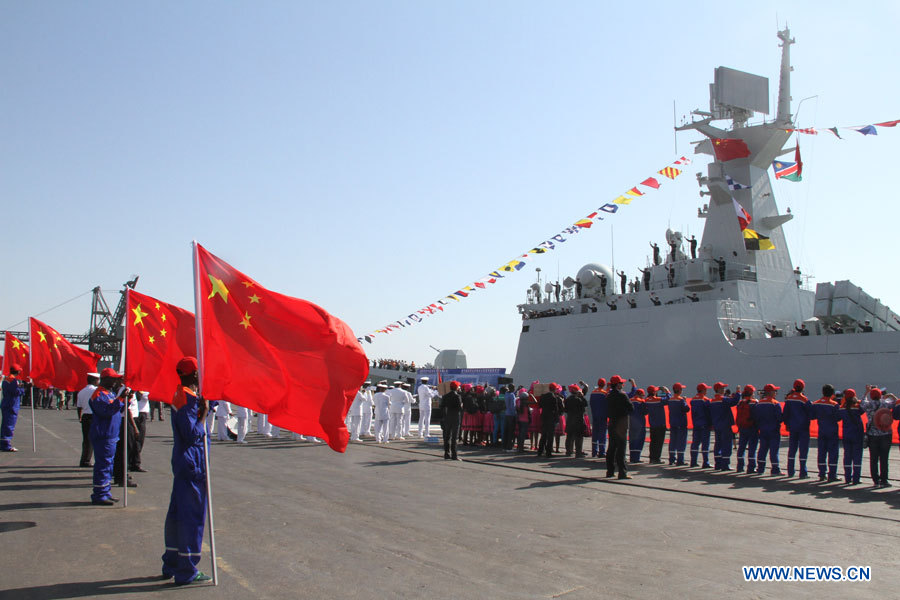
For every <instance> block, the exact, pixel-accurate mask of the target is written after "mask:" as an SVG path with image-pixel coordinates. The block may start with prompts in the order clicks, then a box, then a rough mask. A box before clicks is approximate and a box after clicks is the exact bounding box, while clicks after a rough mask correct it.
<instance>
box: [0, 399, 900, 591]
mask: <svg viewBox="0 0 900 600" xmlns="http://www.w3.org/2000/svg"><path fill="white" fill-rule="evenodd" d="M37 420H38V427H37V432H38V452H37V453H36V454H34V453H32V452H31V447H30V441H31V440H30V435H29V434H30V426H31V422H30V415H29V413H28V411H27V410H23V411H22V414H21V416H20V419H19V425H18V428H17V432H16V438H15V441H16V445H17V446H18V448H19V449H20V452H19V453H17V454H4V455H2V459H0V460H2V462H0V491H2V495H0V498H2V500H0V515H2V517H3V518H2V522H0V532H2V534H3V536H2V540H3V542H4V552H3V553H2V556H0V568H2V572H3V581H2V584H0V588H2V589H0V598H10V599H12V598H15V599H16V600H23V599H30V598H38V599H43V598H48V599H49V598H93V597H100V596H104V597H106V596H113V597H120V598H123V599H126V598H147V597H154V598H175V597H178V598H181V599H183V598H213V597H216V598H260V599H276V598H385V597H391V598H425V597H449V598H473V599H475V598H478V599H480V598H488V597H490V598H523V597H530V598H565V599H581V598H585V599H587V598H592V599H593V598H604V597H618V598H643V597H648V596H650V595H657V594H658V593H659V589H660V588H661V586H664V587H665V589H666V593H667V594H668V595H671V596H683V597H692V598H713V597H719V598H721V597H732V596H735V595H737V596H738V597H751V596H752V597H784V596H785V595H789V596H790V597H792V598H821V597H822V595H823V592H824V593H825V594H828V595H831V594H834V593H836V592H839V593H840V594H841V595H842V596H843V597H850V598H852V597H864V596H865V597H873V596H877V595H878V594H879V593H883V594H885V595H887V594H892V593H893V590H894V587H895V585H894V578H893V576H892V575H891V574H892V573H893V572H894V570H895V560H894V555H895V549H896V547H897V543H898V538H900V533H898V531H900V528H898V527H897V524H898V522H900V516H898V511H897V508H898V507H900V488H898V487H894V488H891V489H889V490H872V489H871V488H870V486H869V484H868V483H867V478H865V479H864V484H863V486H860V487H857V488H846V487H845V486H843V485H841V484H819V483H818V482H816V481H815V480H814V479H813V480H812V481H810V480H807V481H804V482H801V481H796V480H793V481H786V480H784V479H783V478H770V477H756V476H747V475H740V476H738V475H734V474H721V473H711V472H699V471H697V470H696V469H686V468H675V467H651V466H649V465H646V464H642V465H637V466H636V468H635V469H633V474H634V475H635V477H634V479H633V480H631V481H623V482H619V481H611V480H605V479H604V478H603V474H604V464H603V463H602V461H596V460H590V459H577V460H576V459H566V458H554V459H550V460H548V459H537V458H534V457H532V456H531V455H516V454H504V453H502V452H496V451H486V450H469V449H465V448H463V449H462V450H461V452H460V454H461V456H462V457H463V458H464V459H465V461H464V462H449V461H444V460H442V458H441V451H440V449H439V448H438V447H437V446H436V445H433V444H425V443H422V442H419V441H406V442H399V443H396V442H393V443H391V444H388V445H384V446H377V445H375V444H372V443H368V442H367V443H357V444H351V446H350V447H349V448H348V450H347V452H346V454H338V453H335V452H333V451H331V450H330V449H329V448H327V447H325V446H324V445H322V444H318V445H315V444H309V443H300V442H294V441H291V440H290V439H289V438H287V439H285V438H282V439H277V440H272V439H268V438H262V437H260V436H257V435H256V434H252V433H251V434H250V435H248V440H249V442H250V443H249V444H247V445H244V446H239V445H237V444H234V443H230V442H223V443H213V449H212V470H213V491H214V500H215V503H216V506H215V509H216V512H215V522H216V533H217V535H216V543H217V554H218V556H219V561H218V564H219V586H218V587H217V588H216V589H212V588H211V587H206V586H203V587H196V588H190V589H180V588H176V587H175V586H173V585H172V584H171V583H168V582H161V581H158V580H156V579H155V577H156V575H158V573H159V570H160V559H159V557H160V555H161V553H162V549H163V538H162V534H163V520H164V517H165V511H166V508H167V505H168V500H169V494H170V490H171V474H170V470H169V464H168V459H169V455H170V452H171V431H170V428H169V422H168V421H166V422H163V423H160V422H152V423H149V424H148V439H147V442H146V446H145V449H144V465H145V467H147V468H148V469H150V472H149V473H136V474H135V478H136V479H137V480H138V482H139V484H140V487H138V488H134V489H132V490H130V492H129V500H128V506H127V507H126V508H120V507H115V508H100V507H93V506H91V505H90V504H89V503H88V497H89V494H90V487H91V479H90V477H91V471H90V470H89V469H79V468H77V467H76V466H75V465H76V464H77V460H78V456H77V452H78V449H79V447H80V429H79V427H78V424H77V423H76V421H75V413H74V411H68V412H66V411H61V412H56V411H43V410H41V411H38V412H37ZM645 452H646V450H645ZM814 452H815V451H814V450H813V451H812V452H811V456H813V457H814ZM782 454H784V451H782ZM898 459H900V454H898V452H897V451H896V450H894V451H893V460H892V461H891V472H892V473H893V475H894V477H896V476H897V475H900V460H898ZM867 460H868V457H867V456H866V458H865V462H866V466H865V467H864V469H863V472H864V474H866V473H867V472H868V466H867ZM894 481H895V485H897V483H896V479H895V480H894ZM120 494H121V489H119V490H118V494H117V495H120ZM207 539H208V538H207ZM744 565H841V566H843V567H847V566H850V565H864V566H871V569H872V571H871V573H872V581H871V582H869V583H866V584H860V583H842V584H837V585H839V587H837V588H833V587H832V586H830V585H828V586H827V587H825V588H823V587H822V585H823V584H818V585H810V584H806V583H777V584H776V583H745V582H744V580H743V577H742V573H741V567H742V566H744ZM200 567H201V569H202V570H204V571H206V572H209V549H208V548H204V556H203V559H202V561H201V564H200Z"/></svg>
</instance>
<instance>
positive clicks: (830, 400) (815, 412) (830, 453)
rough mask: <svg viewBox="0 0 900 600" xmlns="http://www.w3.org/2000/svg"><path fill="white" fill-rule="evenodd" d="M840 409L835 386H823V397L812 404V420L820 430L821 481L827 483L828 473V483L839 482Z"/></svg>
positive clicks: (819, 457)
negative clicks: (835, 396)
mask: <svg viewBox="0 0 900 600" xmlns="http://www.w3.org/2000/svg"><path fill="white" fill-rule="evenodd" d="M839 408H840V405H839V404H838V403H837V402H835V400H834V386H832V385H827V384H826V385H823V386H822V397H821V398H819V399H818V400H816V401H815V402H813V403H812V418H813V419H815V420H816V422H817V423H818V429H819V437H818V442H817V445H818V447H819V451H818V463H819V481H825V474H826V472H827V473H828V481H837V466H838V421H840V417H839V415H838V410H839Z"/></svg>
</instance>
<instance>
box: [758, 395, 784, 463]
mask: <svg viewBox="0 0 900 600" xmlns="http://www.w3.org/2000/svg"><path fill="white" fill-rule="evenodd" d="M780 389H781V388H780V387H778V386H777V385H774V384H771V383H767V384H766V386H765V387H764V388H763V397H762V399H761V400H760V401H759V402H758V403H757V404H756V406H754V407H753V408H752V409H751V410H750V416H752V417H753V420H754V421H755V422H756V424H757V425H758V426H759V450H758V451H757V453H756V472H757V473H759V474H762V473H764V472H765V470H766V454H768V455H769V459H770V460H771V462H772V470H771V474H772V475H781V469H779V468H778V450H779V449H780V448H781V422H782V420H783V417H782V413H781V405H780V404H779V403H778V400H777V399H776V398H775V394H776V393H777V392H778V390H780Z"/></svg>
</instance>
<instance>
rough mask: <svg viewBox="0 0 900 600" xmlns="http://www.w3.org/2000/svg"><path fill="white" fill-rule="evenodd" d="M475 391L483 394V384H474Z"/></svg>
mask: <svg viewBox="0 0 900 600" xmlns="http://www.w3.org/2000/svg"><path fill="white" fill-rule="evenodd" d="M475 393H476V394H483V393H484V386H483V385H476V386H475Z"/></svg>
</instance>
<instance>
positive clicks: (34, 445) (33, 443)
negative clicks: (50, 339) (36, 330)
mask: <svg viewBox="0 0 900 600" xmlns="http://www.w3.org/2000/svg"><path fill="white" fill-rule="evenodd" d="M28 343H29V344H31V346H32V348H33V347H34V335H32V332H31V319H28ZM33 355H34V353H33V352H31V351H29V352H28V378H29V379H31V359H32V356H33ZM4 360H5V359H4ZM28 395H29V396H31V451H32V452H33V453H35V454H37V437H36V436H35V426H34V380H33V379H32V380H31V389H30V390H29V391H28Z"/></svg>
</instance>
